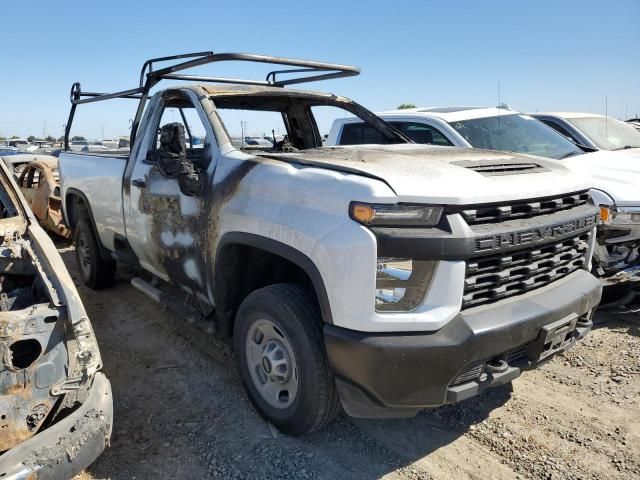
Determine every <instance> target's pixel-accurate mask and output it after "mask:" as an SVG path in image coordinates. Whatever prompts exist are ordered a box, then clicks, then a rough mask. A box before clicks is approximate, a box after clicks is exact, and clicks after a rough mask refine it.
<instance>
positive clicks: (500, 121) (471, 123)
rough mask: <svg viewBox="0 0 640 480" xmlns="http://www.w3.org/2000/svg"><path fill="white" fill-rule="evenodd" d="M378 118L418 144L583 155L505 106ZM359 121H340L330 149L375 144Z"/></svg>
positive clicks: (427, 110) (556, 156) (555, 156)
mask: <svg viewBox="0 0 640 480" xmlns="http://www.w3.org/2000/svg"><path fill="white" fill-rule="evenodd" d="M379 115H380V117H381V118H383V119H385V120H386V121H388V122H389V123H391V124H392V125H394V126H395V127H396V128H398V129H400V130H401V131H403V132H405V134H407V135H408V136H409V137H410V138H411V139H412V140H413V141H415V142H416V143H425V144H431V145H441V146H456V147H465V148H484V149H489V150H499V151H508V152H518V153H525V154H528V155H537V156H541V157H547V158H553V159H556V160H558V159H562V158H567V157H570V156H571V155H577V154H580V153H583V150H581V149H580V148H578V147H577V146H576V145H574V144H573V143H572V142H570V141H569V140H567V139H566V138H563V137H562V136H560V135H557V133H556V132H554V131H553V130H552V129H549V128H545V125H543V124H541V123H540V122H537V121H535V120H534V119H533V118H532V117H531V116H529V115H525V114H523V113H520V112H517V111H515V110H511V109H510V108H509V107H507V106H501V107H495V108H493V107H435V108H412V109H406V110H392V111H388V112H381V113H379ZM360 123H361V122H358V120H357V119H353V118H342V119H337V120H336V122H335V123H334V124H333V126H332V128H331V132H330V133H329V138H328V140H327V144H328V145H349V144H355V145H357V144H361V143H364V142H365V141H366V142H368V143H377V142H375V141H373V140H376V139H375V138H367V135H370V133H369V132H367V131H366V132H363V133H362V134H359V133H358V130H359V129H360V128H363V127H362V126H359V125H358V124H360Z"/></svg>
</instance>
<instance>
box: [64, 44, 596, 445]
mask: <svg viewBox="0 0 640 480" xmlns="http://www.w3.org/2000/svg"><path fill="white" fill-rule="evenodd" d="M177 59H182V60H181V63H177V64H175V63H174V64H171V65H169V66H165V67H162V68H159V69H157V70H153V65H154V64H156V63H158V62H163V61H175V60H177ZM221 60H243V61H251V62H261V63H271V64H278V65H286V66H287V67H289V68H288V69H286V70H284V71H275V72H271V73H269V74H268V76H267V79H266V81H252V80H238V79H226V78H209V77H201V76H192V75H183V74H180V73H177V72H180V71H182V70H184V69H186V68H190V67H194V66H199V65H204V64H206V63H212V62H216V61H221ZM291 67H293V68H291ZM357 72H358V71H357V69H355V68H353V67H347V66H343V65H333V64H324V63H318V62H308V61H302V60H291V59H283V58H275V57H264V56H259V55H248V54H214V53H210V52H204V53H199V54H192V55H186V56H180V57H165V58H163V59H157V60H151V61H148V62H147V63H145V67H144V68H143V72H142V76H141V81H140V86H139V87H138V88H134V89H131V90H127V91H124V92H119V93H115V94H100V93H91V92H83V91H82V90H81V89H80V86H79V84H76V85H75V86H74V87H73V89H72V110H71V115H70V119H69V122H68V130H67V136H68V135H69V131H70V128H71V124H72V121H73V116H74V113H75V109H76V107H77V106H79V105H81V104H83V103H90V102H96V101H101V100H106V99H110V98H134V99H137V100H139V105H138V111H137V114H136V116H135V118H134V120H133V126H132V142H131V145H132V148H131V152H130V154H129V155H125V154H123V152H114V153H111V154H108V153H107V154H81V153H74V152H69V151H67V152H63V153H62V154H61V155H60V171H61V182H62V197H63V208H64V214H65V219H66V222H67V224H68V226H69V227H70V228H71V229H72V230H73V232H74V241H75V244H76V252H77V256H78V262H79V264H80V270H81V276H82V278H83V280H84V281H85V283H86V284H87V285H89V286H91V287H93V288H104V287H107V286H109V285H110V283H111V282H112V281H113V276H114V272H115V268H116V262H117V261H120V262H127V263H133V264H137V265H139V266H141V267H142V269H144V270H145V271H146V272H148V274H149V277H150V278H148V279H142V278H134V279H133V280H132V283H133V284H134V286H135V287H136V288H138V289H140V290H142V291H143V292H145V293H146V294H148V295H149V296H151V297H152V298H154V299H156V300H159V301H161V302H163V303H165V304H166V305H167V306H171V305H173V306H174V307H175V308H174V310H178V311H179V312H180V313H182V314H184V316H188V317H189V318H190V319H191V320H192V321H194V322H196V323H198V324H201V325H202V326H203V327H204V328H205V329H206V330H208V331H211V332H216V333H217V334H218V335H220V336H223V337H228V338H231V339H232V340H233V346H234V350H235V354H236V358H237V361H238V368H239V372H240V375H241V377H242V379H243V381H244V384H245V387H246V389H247V391H248V393H249V397H250V399H251V401H252V402H253V404H254V405H255V407H256V408H257V410H258V411H259V412H260V413H261V414H262V415H263V416H264V417H265V418H267V419H268V420H269V421H271V422H273V423H274V424H275V425H277V426H278V427H279V428H281V429H282V430H283V431H285V432H287V433H291V434H301V433H305V432H309V431H312V430H315V429H318V428H321V427H322V426H324V425H326V424H327V423H328V422H329V421H331V420H332V419H333V418H334V417H335V415H336V414H337V412H338V411H339V407H340V405H342V406H343V407H344V409H345V411H346V412H347V413H348V414H350V415H354V416H361V417H375V416H407V415H414V414H415V413H416V412H417V411H418V410H420V409H423V408H426V407H433V406H438V405H443V404H446V403H452V402H457V401H460V400H462V399H465V398H468V397H471V396H473V395H476V394H478V393H479V392H481V391H483V390H485V389H487V388H490V387H493V386H496V385H500V384H504V383H506V382H509V381H511V380H512V379H514V378H516V377H518V376H519V375H520V373H521V372H522V371H523V370H524V369H527V368H532V367H535V366H536V365H538V364H539V363H540V362H542V361H545V360H547V359H549V358H550V357H551V356H553V355H554V354H556V353H558V352H561V351H563V350H565V349H567V348H570V347H571V346H573V345H574V344H575V343H576V341H577V340H579V339H580V338H581V337H583V336H584V335H585V334H586V333H587V332H588V331H589V330H590V328H591V325H592V323H591V314H592V312H593V310H594V308H595V307H596V306H597V304H598V302H599V300H600V295H601V286H600V282H598V280H596V279H595V278H594V277H593V276H592V275H591V274H590V273H589V266H590V261H591V256H592V250H593V243H594V230H595V225H596V223H595V222H596V218H597V215H598V210H597V208H596V207H595V206H594V204H593V202H592V201H591V199H590V197H589V194H588V189H589V187H590V185H589V184H588V183H587V182H583V181H581V180H580V179H576V177H575V176H574V175H572V174H571V173H570V172H569V171H568V170H566V169H564V168H563V167H562V166H558V165H557V164H554V163H552V162H549V161H546V160H544V159H537V158H532V157H522V156H519V155H514V154H506V153H500V152H492V151H483V150H471V149H455V148H438V147H429V146H423V145H416V144H413V143H411V142H410V141H409V140H408V139H407V138H406V137H405V136H404V135H403V134H402V133H401V132H399V131H398V130H396V129H394V128H393V127H392V126H390V125H389V124H387V123H386V122H384V121H383V120H381V119H380V118H378V117H377V116H375V115H374V114H372V113H371V112H370V111H368V110H366V109H365V108H363V107H361V106H360V105H358V104H357V103H355V102H353V101H351V100H349V99H346V98H344V97H340V96H336V95H332V94H326V93H319V92H310V91H303V90H294V89H290V88H285V87H287V85H290V84H294V83H301V82H303V81H311V80H318V79H326V78H334V77H338V76H348V75H353V74H356V73H357ZM296 75H297V76H296ZM283 76H284V77H286V78H285V79H284V80H281V78H282V77H283ZM164 79H171V80H195V81H198V82H204V83H200V84H196V85H188V86H184V87H180V86H178V87H172V88H168V89H166V90H162V91H159V92H157V93H156V94H155V95H153V96H152V95H151V94H150V89H151V87H153V86H154V85H156V84H157V83H158V82H159V81H161V80H164ZM228 83H235V84H236V85H228ZM238 84H242V85H238ZM328 106H329V107H335V108H337V109H340V111H341V112H343V113H341V114H342V115H343V114H344V113H347V114H351V115H355V116H357V117H359V118H361V119H362V120H363V121H364V122H366V123H367V124H368V125H369V126H371V127H372V128H374V129H375V130H376V131H377V132H378V133H379V136H380V138H382V144H378V145H362V146H354V147H323V138H322V134H321V129H320V126H319V123H318V122H319V120H318V118H319V117H317V116H316V114H315V112H316V109H317V107H328ZM169 109H173V111H174V114H172V115H166V114H165V113H166V111H167V110H169ZM237 110H250V111H253V112H272V113H273V112H275V113H276V114H277V115H276V116H277V117H278V118H280V119H282V121H283V123H284V127H283V128H284V129H286V135H285V136H282V137H280V138H277V137H276V135H275V132H272V135H270V136H272V137H273V138H272V141H271V142H268V144H265V145H262V146H260V145H259V146H257V147H256V146H255V145H251V147H250V148H244V143H245V138H244V137H243V138H241V139H240V140H239V141H238V140H235V139H234V138H232V136H231V135H230V134H229V132H228V130H227V128H230V127H231V125H229V124H228V125H226V126H225V124H224V123H223V121H222V118H223V117H224V115H225V114H226V113H228V112H229V111H231V112H235V111H237ZM188 119H191V120H190V121H188ZM196 123H197V124H201V125H202V130H201V133H200V134H197V133H196V130H197V129H196V125H195V124H196ZM378 143H381V142H378ZM168 286H170V288H168ZM176 292H182V293H183V294H184V298H182V299H180V301H177V300H175V299H176V297H177V295H178V294H177V293H176ZM177 305H179V306H177Z"/></svg>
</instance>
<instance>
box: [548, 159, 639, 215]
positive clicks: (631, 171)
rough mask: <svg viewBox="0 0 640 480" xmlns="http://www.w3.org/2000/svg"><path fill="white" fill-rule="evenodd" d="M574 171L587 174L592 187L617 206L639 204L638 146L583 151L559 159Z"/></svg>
mask: <svg viewBox="0 0 640 480" xmlns="http://www.w3.org/2000/svg"><path fill="white" fill-rule="evenodd" d="M561 162H562V164H563V165H566V166H567V167H569V168H571V169H572V170H573V171H574V172H576V173H580V174H583V175H589V176H590V177H591V179H592V182H591V183H593V187H594V188H596V189H598V190H602V191H604V192H606V193H607V194H608V195H609V196H610V197H611V198H613V200H614V201H615V202H616V204H618V205H633V206H637V205H640V188H639V187H638V186H639V185H640V149H638V148H634V149H629V150H617V151H607V150H599V151H597V152H592V153H585V154H582V155H576V156H574V157H570V158H567V159H566V160H561Z"/></svg>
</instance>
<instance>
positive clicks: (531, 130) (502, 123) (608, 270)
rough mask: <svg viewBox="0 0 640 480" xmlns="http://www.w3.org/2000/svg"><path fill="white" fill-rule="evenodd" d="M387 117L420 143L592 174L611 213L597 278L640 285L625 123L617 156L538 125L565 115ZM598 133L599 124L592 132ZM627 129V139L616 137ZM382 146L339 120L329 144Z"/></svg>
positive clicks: (414, 112)
mask: <svg viewBox="0 0 640 480" xmlns="http://www.w3.org/2000/svg"><path fill="white" fill-rule="evenodd" d="M380 115H381V117H382V118H384V119H385V120H387V121H388V122H389V123H391V124H392V125H394V126H395V127H396V128H399V129H400V130H401V131H403V132H404V133H405V134H406V135H407V136H409V137H411V138H412V139H413V140H414V141H416V142H419V143H430V144H433V145H455V146H465V147H474V148H489V149H493V150H503V151H513V152H520V153H527V154H531V155H539V156H543V157H549V158H552V159H557V160H561V161H562V163H563V165H566V166H568V167H569V168H571V169H572V170H573V171H575V172H577V173H579V174H581V175H588V176H589V177H591V178H592V182H593V186H594V187H595V188H594V189H593V190H592V194H593V195H594V199H595V201H596V203H597V204H598V205H600V206H602V207H603V210H602V212H603V215H604V216H603V221H604V222H603V223H602V224H601V225H600V227H599V235H598V242H597V244H596V247H595V264H594V272H596V273H597V274H598V276H599V277H601V278H602V280H603V282H604V283H605V284H606V285H611V284H620V283H630V282H637V281H638V280H640V276H639V275H640V257H639V251H638V248H639V246H640V215H638V213H640V191H639V190H638V185H640V158H638V157H636V155H637V152H640V150H638V149H636V148H631V149H625V148H624V147H633V146H634V145H635V143H634V142H635V141H636V140H635V137H636V135H637V137H638V138H640V132H635V131H633V129H632V128H630V127H628V126H626V125H624V124H622V122H618V124H616V126H615V127H614V126H612V128H611V132H612V133H611V137H610V139H609V142H610V143H611V144H614V143H615V144H618V143H622V144H624V146H623V147H619V148H621V149H622V150H620V151H615V152H610V151H597V145H596V144H597V143H603V142H604V140H597V141H596V142H593V141H591V140H587V139H586V138H585V137H584V136H582V135H580V136H578V135H577V133H573V131H574V130H575V128H574V127H571V126H569V125H568V124H564V123H563V125H564V126H565V127H566V129H565V128H564V127H563V129H562V130H561V131H560V133H561V134H559V133H558V132H556V130H554V129H552V128H547V125H544V124H543V123H541V122H540V121H537V120H536V119H534V117H536V118H537V119H539V120H545V123H548V124H549V126H554V125H559V123H558V122H560V121H561V120H560V117H558V118H556V119H555V120H553V121H551V114H533V115H525V114H522V113H519V112H517V111H515V110H511V109H510V108H508V107H499V108H484V107H443V108H416V109H410V110H396V111H391V112H383V113H381V114H380ZM567 115H574V116H579V117H580V120H581V121H588V120H589V121H590V119H592V118H594V119H596V122H595V123H597V124H601V123H602V121H601V118H604V117H597V116H595V115H592V114H567ZM611 125H613V119H612V121H611ZM598 128H599V127H597V126H594V127H593V128H592V130H594V131H595V130H597V129H598ZM620 131H622V134H616V133H614V132H620ZM569 132H572V133H569ZM614 135H618V136H616V137H614ZM621 135H624V136H621ZM614 138H615V139H617V140H615V141H614ZM623 139H624V141H623ZM377 140H378V139H377V138H375V137H374V136H373V133H371V129H368V128H367V127H366V126H365V125H364V124H363V123H362V122H361V121H359V120H357V119H354V118H342V119H337V120H336V121H335V122H334V124H333V126H332V128H331V133H330V135H329V140H328V144H330V145H348V144H358V143H362V142H363V141H367V142H372V143H375V142H376V141H377ZM579 145H580V146H579Z"/></svg>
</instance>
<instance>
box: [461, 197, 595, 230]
mask: <svg viewBox="0 0 640 480" xmlns="http://www.w3.org/2000/svg"><path fill="white" fill-rule="evenodd" d="M588 201H589V192H588V191H586V190H585V191H584V192H577V193H570V194H567V195H560V196H556V197H546V198H538V199H535V200H526V201H521V202H506V203H494V204H492V205H483V206H479V207H473V208H463V209H462V210H461V211H460V213H461V214H462V216H463V217H464V219H465V220H466V222H467V223H468V224H469V225H477V224H482V223H496V222H504V221H507V220H515V219H521V218H533V217H537V216H539V215H548V214H552V213H555V212H559V211H561V210H569V209H571V208H576V207H579V206H581V205H586V203H587V202H588Z"/></svg>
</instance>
